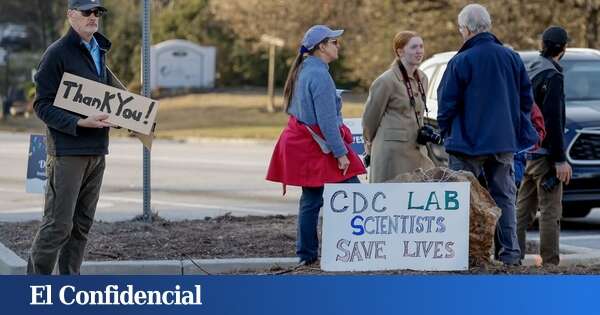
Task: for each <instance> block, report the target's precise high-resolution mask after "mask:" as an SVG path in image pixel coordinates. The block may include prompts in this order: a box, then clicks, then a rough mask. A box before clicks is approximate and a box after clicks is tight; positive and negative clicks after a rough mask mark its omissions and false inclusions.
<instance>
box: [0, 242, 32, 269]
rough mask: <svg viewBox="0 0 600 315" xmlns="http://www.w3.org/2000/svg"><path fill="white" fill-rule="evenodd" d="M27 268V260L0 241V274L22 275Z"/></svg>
mask: <svg viewBox="0 0 600 315" xmlns="http://www.w3.org/2000/svg"><path fill="white" fill-rule="evenodd" d="M26 270H27V262H26V261H25V260H23V259H22V258H21V257H19V256H18V255H17V254H15V253H14V252H13V251H12V250H10V249H9V248H8V247H6V246H4V244H2V243H0V274H2V275H23V274H25V271H26Z"/></svg>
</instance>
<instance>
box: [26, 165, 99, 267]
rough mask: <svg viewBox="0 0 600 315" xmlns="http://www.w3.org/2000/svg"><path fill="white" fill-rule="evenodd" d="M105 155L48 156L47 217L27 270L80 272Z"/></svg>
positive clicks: (45, 207) (45, 212)
mask: <svg viewBox="0 0 600 315" xmlns="http://www.w3.org/2000/svg"><path fill="white" fill-rule="evenodd" d="M104 167H105V162H104V156H58V157H56V156H51V155H49V156H48V159H47V163H46V168H47V170H46V172H47V175H48V186H47V188H46V200H45V205H44V218H43V219H42V224H41V226H40V228H39V230H38V232H37V234H36V236H35V239H34V240H33V245H32V246H31V254H30V256H29V260H28V263H27V273H28V274H44V275H48V274H51V273H52V270H53V269H54V266H55V265H56V260H57V258H58V271H59V273H60V274H63V275H64V274H79V269H80V267H81V263H82V261H83V253H84V250H85V245H86V243H87V235H88V233H89V231H90V228H91V227H92V223H93V222H94V214H95V212H96V204H97V203H98V198H99V197H100V186H101V185H102V176H103V174H104Z"/></svg>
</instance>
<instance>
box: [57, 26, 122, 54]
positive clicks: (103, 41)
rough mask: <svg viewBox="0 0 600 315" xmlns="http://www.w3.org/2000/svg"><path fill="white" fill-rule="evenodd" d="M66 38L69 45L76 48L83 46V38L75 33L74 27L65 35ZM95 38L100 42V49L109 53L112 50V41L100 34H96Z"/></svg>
mask: <svg viewBox="0 0 600 315" xmlns="http://www.w3.org/2000/svg"><path fill="white" fill-rule="evenodd" d="M65 38H66V40H67V41H68V42H69V44H72V45H76V46H79V45H81V36H79V34H77V32H75V30H74V29H73V28H72V27H69V31H68V32H67V34H66V35H65ZM94 38H95V39H96V42H98V46H99V47H100V49H102V50H104V51H105V52H108V51H109V50H110V47H111V45H112V43H111V42H110V40H108V38H106V37H105V36H104V35H102V34H101V33H99V32H96V33H94Z"/></svg>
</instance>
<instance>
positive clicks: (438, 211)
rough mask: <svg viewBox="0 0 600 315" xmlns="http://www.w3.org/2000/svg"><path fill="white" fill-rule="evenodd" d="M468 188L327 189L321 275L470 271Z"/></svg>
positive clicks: (415, 185) (407, 185)
mask: <svg viewBox="0 0 600 315" xmlns="http://www.w3.org/2000/svg"><path fill="white" fill-rule="evenodd" d="M469 193H470V186H469V183H468V182H452V183H449V182H448V183H447V182H443V183H401V184H400V183H398V184H396V183H385V184H327V185H325V192H324V195H323V201H324V204H323V240H322V246H323V248H322V253H321V269H323V270H326V271H369V270H396V269H412V270H467V269H468V267H469Z"/></svg>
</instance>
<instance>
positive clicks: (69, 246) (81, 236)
mask: <svg viewBox="0 0 600 315" xmlns="http://www.w3.org/2000/svg"><path fill="white" fill-rule="evenodd" d="M106 12H107V10H106V8H105V7H103V6H102V3H101V1H100V0H69V1H68V10H67V19H68V21H69V24H70V27H69V30H68V31H67V33H66V34H65V35H64V36H63V37H62V38H60V39H59V40H57V41H56V42H54V43H53V44H52V45H50V47H48V49H47V50H46V51H45V52H44V55H43V56H42V60H41V61H40V64H39V66H38V70H37V72H36V75H35V84H36V99H35V101H34V104H33V108H34V110H35V113H36V115H37V116H38V117H39V118H40V119H41V120H42V121H43V122H44V123H45V124H46V127H47V128H46V134H47V136H48V138H47V143H48V144H47V151H48V152H47V153H48V157H47V162H46V172H47V175H48V184H47V185H48V187H47V189H46V195H45V202H44V218H43V220H42V223H41V226H40V227H39V229H38V231H37V233H36V235H35V238H34V240H33V244H32V246H31V253H30V255H29V260H28V264H27V273H28V274H43V275H48V274H51V273H52V271H53V270H54V265H55V264H56V262H57V260H58V272H59V273H60V274H79V270H80V267H81V263H82V261H83V254H84V250H85V246H86V243H87V235H88V233H89V231H90V228H91V226H92V223H93V221H94V214H95V211H96V204H97V203H98V199H99V197H100V187H101V185H102V177H103V174H104V168H105V158H104V157H105V155H106V154H108V133H109V127H111V124H109V123H108V122H107V121H106V119H107V118H108V115H107V114H99V115H92V116H89V117H84V116H82V115H79V114H76V113H73V112H70V111H67V110H64V109H61V108H58V107H56V106H54V100H55V98H56V92H57V90H58V87H59V85H60V82H61V79H62V76H63V74H64V73H65V72H69V73H72V74H75V75H77V76H80V77H83V78H86V79H89V80H92V81H96V82H99V83H102V84H106V85H114V84H115V81H118V80H117V79H116V77H114V75H113V74H112V73H111V72H110V70H108V68H107V67H106V62H105V61H106V54H107V53H108V51H109V49H110V47H111V42H110V41H109V40H108V39H107V38H106V37H104V36H103V35H102V34H100V33H99V32H98V26H99V22H100V17H102V16H103V15H104V14H105V13H106Z"/></svg>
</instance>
